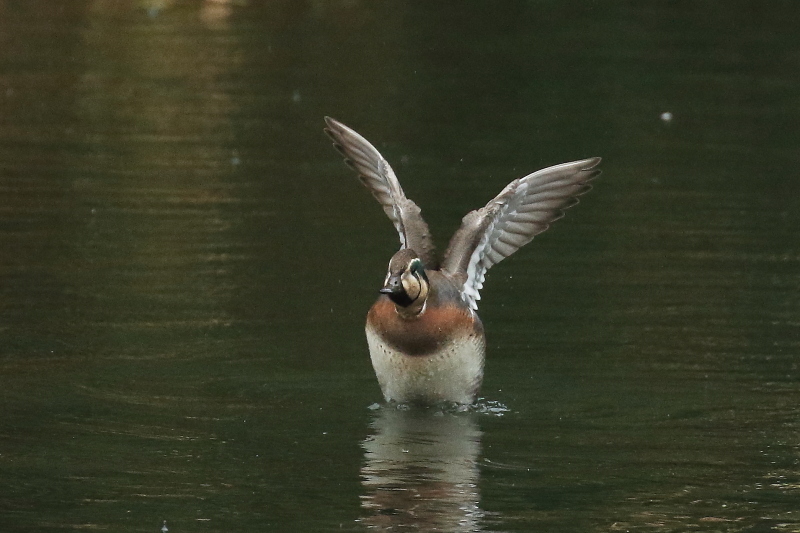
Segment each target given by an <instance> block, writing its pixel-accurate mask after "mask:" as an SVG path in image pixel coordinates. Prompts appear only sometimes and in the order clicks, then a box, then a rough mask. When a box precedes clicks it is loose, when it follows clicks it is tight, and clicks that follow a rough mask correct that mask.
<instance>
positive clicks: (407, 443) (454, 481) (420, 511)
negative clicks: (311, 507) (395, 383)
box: [361, 405, 483, 532]
mask: <svg viewBox="0 0 800 533" xmlns="http://www.w3.org/2000/svg"><path fill="white" fill-rule="evenodd" d="M370 427H371V428H372V430H373V432H374V433H373V434H372V435H370V436H369V437H367V439H365V440H364V443H363V445H362V446H363V448H364V466H363V468H362V469H361V480H362V484H363V486H364V494H363V495H362V497H361V506H362V508H363V511H364V515H363V518H362V521H363V522H364V523H365V524H367V525H368V526H371V527H373V528H375V529H378V530H381V531H384V530H385V531H398V530H399V531H403V530H405V528H409V529H411V528H413V529H414V530H415V531H459V532H460V531H463V532H466V531H477V530H480V529H481V528H480V524H479V523H480V520H481V518H482V517H483V512H482V511H481V509H480V507H479V501H480V494H479V492H478V480H479V470H478V466H477V461H478V455H479V453H480V450H481V430H480V429H479V428H478V425H477V424H476V423H475V419H474V415H473V414H472V413H458V414H456V413H447V412H442V411H437V410H427V409H426V410H422V409H402V408H396V407H394V406H391V405H388V406H384V407H383V408H381V409H380V410H379V411H378V412H377V415H376V417H375V419H374V420H373V421H372V424H371V425H370Z"/></svg>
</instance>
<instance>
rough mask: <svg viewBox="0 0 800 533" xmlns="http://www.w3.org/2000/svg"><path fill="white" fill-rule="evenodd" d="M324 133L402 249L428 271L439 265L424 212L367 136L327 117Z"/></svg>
mask: <svg viewBox="0 0 800 533" xmlns="http://www.w3.org/2000/svg"><path fill="white" fill-rule="evenodd" d="M325 123H326V124H327V125H328V127H327V128H325V133H327V134H328V136H329V137H330V138H331V139H332V140H333V145H334V147H336V149H337V150H338V151H339V152H340V153H341V154H342V155H343V156H344V158H345V163H346V164H347V166H349V167H350V168H352V169H353V170H355V171H356V172H357V173H358V177H359V179H360V180H361V182H362V183H363V184H364V185H365V186H366V187H367V188H368V189H369V190H370V192H371V193H372V195H373V196H374V197H375V199H376V200H378V203H380V204H381V207H382V208H383V211H384V212H385V213H386V216H388V217H389V220H391V222H392V224H393V225H394V227H395V229H396V230H397V234H398V236H399V237H400V247H401V248H411V249H412V250H414V251H415V252H417V255H419V257H420V258H421V259H422V261H423V263H425V265H426V267H428V268H436V267H437V266H438V264H437V262H436V259H435V256H434V246H433V240H432V239H431V235H430V230H429V229H428V224H427V223H426V222H425V220H424V219H423V218H422V211H421V210H420V208H419V206H417V204H415V203H414V202H413V201H411V200H409V199H408V198H406V195H405V193H404V192H403V188H402V187H401V186H400V182H399V181H398V180H397V176H395V173H394V171H393V170H392V167H391V166H389V163H388V162H387V161H386V160H385V159H384V158H383V156H382V155H381V154H380V152H378V150H377V149H376V148H375V147H374V146H372V144H370V143H369V141H367V140H366V139H365V138H364V137H362V136H361V135H359V134H358V133H356V132H355V131H354V130H352V129H351V128H348V127H347V126H345V125H344V124H342V123H341V122H339V121H337V120H334V119H332V118H330V117H325Z"/></svg>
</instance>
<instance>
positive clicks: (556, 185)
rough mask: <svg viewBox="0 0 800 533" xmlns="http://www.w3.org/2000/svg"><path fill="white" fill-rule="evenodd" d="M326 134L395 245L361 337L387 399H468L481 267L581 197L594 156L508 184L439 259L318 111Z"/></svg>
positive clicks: (415, 210) (382, 179)
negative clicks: (391, 231) (379, 211)
mask: <svg viewBox="0 0 800 533" xmlns="http://www.w3.org/2000/svg"><path fill="white" fill-rule="evenodd" d="M325 123H326V126H327V127H326V128H325V129H324V131H325V133H326V134H327V135H328V136H329V137H330V138H331V139H332V140H333V145H334V147H335V148H336V149H337V150H338V151H339V152H340V153H341V154H342V155H343V156H344V160H345V163H346V164H347V165H348V166H349V167H350V168H352V169H353V170H355V171H356V173H357V174H358V177H359V179H360V180H361V182H362V183H363V184H364V185H365V186H366V187H367V189H369V191H370V192H371V193H372V195H373V196H374V197H375V199H376V200H377V201H378V203H379V204H380V205H381V207H382V208H383V211H384V212H385V213H386V215H387V216H388V217H389V220H390V221H391V222H392V224H393V225H394V227H395V229H396V230H397V233H398V236H399V237H400V249H399V250H398V251H397V252H396V253H395V254H394V255H393V256H392V258H391V259H390V261H389V266H388V269H387V273H386V277H385V279H384V282H383V286H382V287H381V288H380V290H379V293H380V294H379V296H378V299H377V301H376V302H375V303H374V304H373V305H372V307H371V308H370V309H369V312H368V313H367V319H366V327H365V331H366V337H367V344H368V347H369V353H370V359H371V361H372V366H373V369H374V370H375V375H376V377H377V379H378V384H379V385H380V388H381V392H382V394H383V397H384V399H385V400H386V401H387V402H393V403H398V404H423V405H436V404H443V403H448V404H457V405H466V406H468V405H471V404H473V403H474V402H475V401H476V398H477V395H478V392H479V390H480V387H481V384H482V381H483V373H484V361H485V354H486V335H485V332H484V327H483V323H482V322H481V319H480V318H479V316H478V313H477V310H478V301H479V300H480V290H481V289H482V288H483V283H484V280H485V276H486V272H487V271H488V270H489V269H490V268H491V267H492V266H494V265H496V264H497V263H499V262H500V261H502V260H503V259H505V258H506V257H508V256H510V255H511V254H513V253H514V252H516V251H517V250H518V249H519V248H520V247H522V246H524V245H525V244H527V243H528V242H530V241H531V240H532V239H533V237H534V236H536V235H538V234H539V233H541V232H543V231H545V230H546V229H547V228H548V227H549V226H550V224H552V223H553V222H554V221H555V220H557V219H559V218H561V217H562V216H563V215H564V209H566V208H568V207H571V206H573V205H575V204H576V203H578V199H577V197H578V196H580V195H582V194H584V193H586V192H587V191H589V190H590V189H591V187H592V185H591V183H590V182H591V181H592V180H593V179H595V178H597V176H599V175H600V170H599V169H597V166H598V165H599V164H600V161H601V159H600V158H599V157H592V158H589V159H582V160H580V161H573V162H570V163H563V164H560V165H555V166H551V167H547V168H545V169H542V170H539V171H537V172H534V173H532V174H528V175H527V176H524V177H522V178H518V179H516V180H514V181H512V182H511V183H509V184H508V185H507V186H506V187H505V188H504V189H503V190H502V191H501V192H500V194H498V195H497V196H496V197H495V198H494V199H492V200H491V201H490V202H489V203H487V204H486V205H485V206H484V207H482V208H480V209H476V210H474V211H471V212H469V213H468V214H467V215H466V216H464V218H463V219H462V221H461V226H460V228H459V229H458V230H456V232H455V233H454V234H453V236H452V238H451V240H450V243H449V245H448V247H447V249H446V251H445V253H444V255H443V256H442V258H441V260H439V258H438V256H437V255H436V252H435V248H434V244H433V239H432V236H431V233H430V230H429V229H428V225H427V223H426V222H425V220H424V219H423V218H422V213H421V210H420V208H419V207H418V206H417V204H415V203H414V202H413V201H412V200H410V199H409V198H408V197H406V195H405V193H404V191H403V188H402V187H401V186H400V182H399V181H398V180H397V176H396V175H395V173H394V171H393V170H392V167H391V166H390V165H389V163H388V162H387V161H386V159H384V157H383V156H382V155H381V154H380V153H379V152H378V150H377V149H376V148H375V147H374V146H373V145H372V144H370V143H369V141H367V140H366V139H365V138H364V137H362V136H361V135H359V134H358V133H356V132H355V131H354V130H353V129H351V128H349V127H348V126H345V125H344V124H342V123H341V122H339V121H337V120H335V119H333V118H330V117H325Z"/></svg>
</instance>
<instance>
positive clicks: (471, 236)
mask: <svg viewBox="0 0 800 533" xmlns="http://www.w3.org/2000/svg"><path fill="white" fill-rule="evenodd" d="M599 164H600V158H599V157H595V158H591V159H584V160H581V161H574V162H572V163H564V164H562V165H556V166H553V167H548V168H545V169H543V170H539V171H538V172H534V173H533V174H529V175H528V176H525V177H524V178H520V179H517V180H514V181H512V182H511V183H509V184H508V185H507V186H506V188H504V189H503V190H502V191H501V192H500V194H498V195H497V196H496V197H495V198H494V199H493V200H492V201H491V202H489V203H488V204H486V206H485V207H483V208H481V209H478V210H475V211H472V212H470V213H468V214H467V216H465V217H464V219H463V220H462V223H461V228H459V230H458V231H457V232H456V233H455V235H453V238H452V239H451V241H450V245H449V246H448V248H447V252H446V254H445V259H444V263H443V265H442V270H445V271H446V272H447V273H448V274H450V275H451V276H453V277H454V278H456V279H459V280H463V285H462V288H461V296H462V297H463V298H464V300H465V301H466V302H467V303H468V304H469V305H470V307H471V308H472V309H477V308H478V304H477V302H478V300H480V298H481V296H480V290H481V289H482V288H483V282H484V280H485V278H486V271H487V270H489V269H490V268H491V267H492V266H494V265H496V264H497V263H499V262H500V261H502V260H503V259H505V258H506V257H508V256H509V255H511V254H513V253H514V252H516V251H517V250H518V249H519V248H520V247H522V246H524V245H526V244H528V243H529V242H530V241H531V240H532V239H533V238H534V237H535V236H536V235H538V234H539V233H541V232H543V231H545V230H546V229H547V228H548V227H550V224H552V223H553V222H554V221H556V220H558V219H559V218H561V217H563V216H564V209H567V208H569V207H571V206H573V205H575V204H576V203H578V199H577V197H578V196H580V195H581V194H584V193H586V192H587V191H588V190H589V189H591V185H590V184H589V181H591V180H593V179H594V178H596V177H597V176H599V175H600V171H599V170H597V169H596V167H597V165H599Z"/></svg>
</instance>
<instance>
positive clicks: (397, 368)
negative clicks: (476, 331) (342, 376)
mask: <svg viewBox="0 0 800 533" xmlns="http://www.w3.org/2000/svg"><path fill="white" fill-rule="evenodd" d="M366 331H367V343H368V344H369V354H370V358H371V359H372V367H373V368H374V369H375V375H376V376H377V377H378V383H379V384H380V386H381V391H383V396H384V398H386V400H387V401H396V402H400V403H405V402H413V401H419V402H425V403H437V402H456V403H461V404H469V403H472V402H473V400H474V399H475V394H476V393H477V390H478V388H479V387H480V384H481V381H482V379H483V360H484V353H485V348H486V347H485V341H484V340H483V338H482V336H472V337H465V338H463V339H456V340H452V341H450V342H448V343H446V344H445V345H443V346H442V347H441V348H440V349H439V350H438V351H436V352H434V353H431V354H428V355H414V356H410V355H405V354H403V353H400V352H398V351H397V350H395V349H394V348H392V347H391V346H389V345H387V344H386V343H385V342H384V341H383V339H382V338H381V337H380V335H378V333H377V332H376V331H374V330H372V329H371V328H370V327H369V326H367V330H366Z"/></svg>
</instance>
